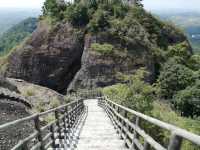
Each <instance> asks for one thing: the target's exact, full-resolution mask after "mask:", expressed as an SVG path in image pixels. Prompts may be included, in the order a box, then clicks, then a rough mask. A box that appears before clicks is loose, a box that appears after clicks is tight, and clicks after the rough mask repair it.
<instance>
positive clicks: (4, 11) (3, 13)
mask: <svg viewBox="0 0 200 150" xmlns="http://www.w3.org/2000/svg"><path fill="white" fill-rule="evenodd" d="M40 13H41V12H40V10H39V9H11V8H1V9H0V36H1V35H2V34H3V33H4V32H6V31H7V30H8V29H10V28H11V27H12V26H14V25H16V24H18V23H20V22H21V21H22V20H24V19H26V18H28V17H35V18H37V17H38V16H39V15H40Z"/></svg>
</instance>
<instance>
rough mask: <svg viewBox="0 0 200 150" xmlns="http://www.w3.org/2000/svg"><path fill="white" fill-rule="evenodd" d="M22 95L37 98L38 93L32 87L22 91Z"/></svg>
mask: <svg viewBox="0 0 200 150" xmlns="http://www.w3.org/2000/svg"><path fill="white" fill-rule="evenodd" d="M22 95H24V96H27V97H30V96H35V95H36V91H35V89H34V87H33V86H31V85H30V86H28V87H26V88H24V89H23V90H22Z"/></svg>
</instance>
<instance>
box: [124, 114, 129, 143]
mask: <svg viewBox="0 0 200 150" xmlns="http://www.w3.org/2000/svg"><path fill="white" fill-rule="evenodd" d="M124 118H125V119H127V118H128V113H127V111H126V110H124ZM123 126H124V127H125V130H127V131H128V124H127V123H126V120H124V124H123ZM127 139H128V133H127V132H126V131H125V138H124V141H125V144H126V146H128V143H127V142H126V141H127Z"/></svg>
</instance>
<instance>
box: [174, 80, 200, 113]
mask: <svg viewBox="0 0 200 150" xmlns="http://www.w3.org/2000/svg"><path fill="white" fill-rule="evenodd" d="M173 106H174V108H175V109H176V110H178V111H179V112H180V113H181V115H182V116H186V117H199V116H200V81H197V83H196V85H195V86H192V87H187V88H186V89H184V90H182V91H179V92H178V93H177V94H176V95H175V96H174V98H173Z"/></svg>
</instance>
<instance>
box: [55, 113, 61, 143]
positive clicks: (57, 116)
mask: <svg viewBox="0 0 200 150" xmlns="http://www.w3.org/2000/svg"><path fill="white" fill-rule="evenodd" d="M55 118H56V125H57V127H58V134H59V139H61V134H62V133H61V126H60V118H59V112H58V110H56V111H55Z"/></svg>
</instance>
